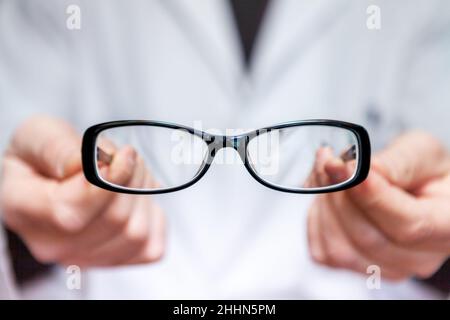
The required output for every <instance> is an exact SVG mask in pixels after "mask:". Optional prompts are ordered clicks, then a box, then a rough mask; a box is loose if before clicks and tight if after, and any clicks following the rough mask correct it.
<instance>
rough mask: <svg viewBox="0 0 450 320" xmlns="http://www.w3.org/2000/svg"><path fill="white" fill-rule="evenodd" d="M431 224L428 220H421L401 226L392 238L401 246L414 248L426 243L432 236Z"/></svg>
mask: <svg viewBox="0 0 450 320" xmlns="http://www.w3.org/2000/svg"><path fill="white" fill-rule="evenodd" d="M431 233H432V228H431V224H430V222H429V221H428V220H427V219H424V218H419V219H416V220H415V221H413V222H410V223H406V224H404V226H401V227H400V228H399V230H398V232H395V233H394V234H393V235H392V237H393V240H394V242H395V243H397V244H398V245H401V246H414V245H417V244H420V243H423V242H425V241H426V240H427V239H428V238H429V237H430V235H431Z"/></svg>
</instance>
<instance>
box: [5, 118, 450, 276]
mask: <svg viewBox="0 0 450 320" xmlns="http://www.w3.org/2000/svg"><path fill="white" fill-rule="evenodd" d="M112 148H113V149H114V160H113V162H112V163H111V164H109V165H107V166H104V167H102V176H104V177H107V179H108V180H110V181H111V182H115V183H118V184H122V185H127V186H130V187H138V186H142V185H148V184H151V183H153V182H152V178H151V174H150V173H149V171H148V169H146V168H145V166H144V165H143V162H142V160H141V159H140V158H139V156H138V155H137V154H136V152H134V150H133V149H132V148H130V147H124V148H122V149H119V150H117V149H115V147H114V146H112ZM79 150H80V137H79V136H78V134H76V132H75V131H74V130H73V128H72V127H71V126H70V125H69V124H67V123H65V122H63V121H61V120H57V119H53V118H48V117H43V116H40V117H34V118H32V119H29V120H28V121H26V122H25V123H24V124H23V125H22V126H20V127H19V128H18V129H17V131H16V133H15V134H14V136H13V138H12V140H11V144H10V146H9V148H8V150H7V152H6V154H5V156H4V161H3V177H2V180H1V185H0V197H1V198H0V204H1V207H2V208H1V209H2V212H3V214H4V216H3V219H4V221H5V223H6V224H7V225H8V226H9V227H10V228H11V229H13V230H14V231H15V232H17V233H18V234H19V235H20V236H21V237H22V238H23V239H24V241H25V242H26V244H27V245H28V247H29V248H30V250H31V252H32V253H33V255H34V256H35V257H36V258H37V259H38V260H40V261H42V262H46V263H48V262H54V263H55V262H56V263H61V264H77V265H80V266H82V267H89V266H117V265H129V264H138V263H149V262H154V261H156V260H158V259H159V258H160V257H161V256H162V254H163V252H164V231H165V224H164V215H163V213H162V211H161V209H160V208H159V207H158V206H157V205H156V204H155V203H154V202H153V201H152V199H151V197H138V196H132V195H123V194H115V193H111V192H108V191H105V190H102V189H99V188H97V187H95V186H92V185H90V184H89V183H88V182H86V181H85V179H84V176H83V174H82V172H81V162H80V152H79ZM372 163H373V165H372V168H371V173H370V175H369V177H368V179H367V180H366V181H365V182H364V183H363V184H361V185H359V186H357V187H355V188H353V189H350V190H346V191H343V192H339V193H333V194H325V195H320V196H318V197H317V198H316V199H315V201H314V203H313V205H312V206H311V208H310V210H309V215H308V239H309V248H310V252H311V256H312V258H313V259H314V260H315V261H317V262H318V263H321V264H324V265H327V266H330V267H333V268H343V269H350V270H354V271H356V272H361V273H365V272H366V268H367V267H368V266H369V265H374V264H376V265H378V266H380V267H381V270H382V276H383V277H384V278H387V279H392V280H400V279H404V278H408V277H411V276H418V277H423V278H425V277H428V276H430V275H431V274H433V273H434V272H435V271H436V270H437V269H438V268H439V267H440V266H441V264H442V262H443V261H444V260H445V259H446V258H447V257H448V256H449V255H450V156H449V154H448V153H447V151H446V150H445V148H444V147H443V146H442V145H441V143H440V142H439V141H438V140H436V139H435V138H433V137H432V136H430V135H429V134H427V133H424V132H419V131H415V132H409V133H407V134H405V135H403V136H401V137H399V138H398V139H396V140H395V141H394V142H393V143H392V144H391V145H390V146H388V147H387V148H386V149H384V150H382V151H381V152H380V153H378V154H376V155H375V156H374V159H373V161H372ZM352 170H353V168H352V164H351V163H343V162H342V161H340V160H339V159H337V158H336V157H335V156H334V155H333V153H332V152H331V150H328V151H327V150H325V151H321V153H320V154H318V159H317V161H316V164H315V167H314V170H313V173H312V174H311V177H310V179H308V181H307V182H306V183H307V184H308V183H310V184H312V185H320V184H322V185H323V184H327V183H331V182H333V181H342V177H343V176H344V177H345V176H348V175H350V174H351V173H352ZM24 199H25V200H24Z"/></svg>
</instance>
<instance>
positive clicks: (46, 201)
mask: <svg viewBox="0 0 450 320" xmlns="http://www.w3.org/2000/svg"><path fill="white" fill-rule="evenodd" d="M2 169H3V176H2V181H1V190H0V197H1V199H0V204H1V206H2V211H3V218H4V221H5V222H6V223H7V225H8V226H9V227H10V228H11V229H12V230H14V231H18V230H20V229H21V228H22V227H23V226H24V225H26V224H33V223H40V224H42V223H43V222H46V221H48V220H50V219H51V218H52V217H51V212H52V211H51V209H52V208H51V201H50V199H51V188H52V184H51V183H50V182H49V181H48V180H47V179H45V178H42V177H41V176H40V175H39V174H37V173H36V172H34V171H33V170H32V169H31V168H30V167H29V166H28V165H27V164H26V163H24V162H23V161H22V160H20V159H19V158H16V157H13V156H6V157H5V158H4V160H3V168H2ZM24 199H27V201H24Z"/></svg>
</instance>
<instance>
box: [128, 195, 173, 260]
mask: <svg viewBox="0 0 450 320" xmlns="http://www.w3.org/2000/svg"><path fill="white" fill-rule="evenodd" d="M150 211H151V215H150V239H149V240H148V241H147V244H146V245H145V246H144V248H143V249H142V251H141V252H140V253H139V254H137V255H136V256H134V257H132V258H131V259H129V260H125V261H122V263H123V264H127V265H128V264H141V263H148V262H155V261H158V260H159V259H161V257H162V256H163V254H164V248H165V239H166V220H165V217H164V213H163V211H162V210H161V208H160V207H159V206H157V205H156V204H155V203H153V202H152V203H151V210H150Z"/></svg>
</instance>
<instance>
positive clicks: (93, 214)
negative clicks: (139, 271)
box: [0, 116, 165, 267]
mask: <svg viewBox="0 0 450 320" xmlns="http://www.w3.org/2000/svg"><path fill="white" fill-rule="evenodd" d="M80 149H81V139H80V137H79V136H78V134H77V133H76V132H75V131H74V129H73V128H72V127H71V126H70V125H69V124H67V123H65V122H63V121H61V120H57V119H53V118H49V117H43V116H36V117H33V118H31V119H29V120H28V121H26V122H25V123H24V124H23V125H21V126H20V127H19V128H18V130H17V131H16V133H15V134H14V136H13V138H12V140H11V144H10V146H9V148H8V150H7V151H6V154H5V156H4V159H3V177H2V180H1V186H0V205H1V211H2V213H3V219H4V222H5V223H6V225H7V226H8V227H9V228H11V229H12V230H13V231H15V232H16V233H18V234H19V236H20V237H22V239H23V240H24V241H25V243H26V244H27V246H28V248H29V249H30V251H31V252H32V254H33V255H34V256H35V258H36V259H37V260H39V261H41V262H44V263H61V264H65V265H71V264H76V265H79V266H81V267H88V266H115V265H128V264H138V263H148V262H153V261H156V260H158V259H159V258H160V257H161V256H162V254H163V251H164V230H165V220H164V215H163V212H162V210H161V209H160V208H159V207H158V206H157V205H156V204H155V203H154V202H153V201H152V199H151V198H150V197H142V196H133V195H124V194H116V193H112V192H109V191H106V190H103V189H100V188H98V187H95V186H93V185H91V184H90V183H88V182H87V181H86V180H85V178H84V175H83V173H82V172H81V156H80ZM114 152H115V153H114V158H113V160H112V162H111V163H110V164H109V165H107V166H106V165H105V166H103V168H102V176H104V177H108V181H111V182H113V183H117V184H121V185H125V186H128V187H136V188H137V187H142V186H143V184H148V183H151V181H152V179H151V175H150V173H149V171H148V170H147V169H146V168H145V166H144V162H143V160H142V159H141V158H140V157H139V155H138V154H136V152H135V151H134V150H133V149H132V148H130V147H124V148H122V149H120V150H115V151H114Z"/></svg>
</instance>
